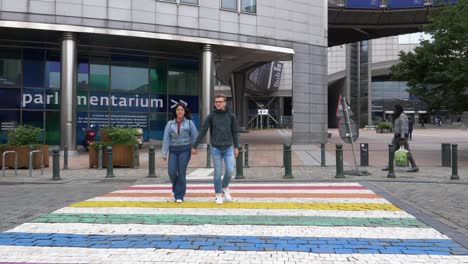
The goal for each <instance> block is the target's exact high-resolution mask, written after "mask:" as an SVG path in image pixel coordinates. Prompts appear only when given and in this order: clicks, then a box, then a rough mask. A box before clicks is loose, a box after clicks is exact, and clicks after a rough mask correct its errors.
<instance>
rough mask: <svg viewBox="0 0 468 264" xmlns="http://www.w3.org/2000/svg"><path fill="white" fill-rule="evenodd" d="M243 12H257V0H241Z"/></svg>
mask: <svg viewBox="0 0 468 264" xmlns="http://www.w3.org/2000/svg"><path fill="white" fill-rule="evenodd" d="M241 12H247V13H257V0H241Z"/></svg>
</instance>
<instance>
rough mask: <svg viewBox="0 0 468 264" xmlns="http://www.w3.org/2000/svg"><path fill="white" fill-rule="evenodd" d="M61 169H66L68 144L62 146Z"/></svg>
mask: <svg viewBox="0 0 468 264" xmlns="http://www.w3.org/2000/svg"><path fill="white" fill-rule="evenodd" d="M63 169H64V170H67V169H68V146H67V145H65V146H63Z"/></svg>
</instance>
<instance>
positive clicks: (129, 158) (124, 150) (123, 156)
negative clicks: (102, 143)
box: [89, 144, 134, 168]
mask: <svg viewBox="0 0 468 264" xmlns="http://www.w3.org/2000/svg"><path fill="white" fill-rule="evenodd" d="M133 155H134V149H133V146H131V145H120V144H118V145H114V146H112V163H113V165H114V167H131V168H132V167H133V166H134V164H133ZM98 157H99V153H98V149H95V148H91V147H90V148H89V167H90V168H97V167H98ZM102 167H103V168H106V167H107V150H106V149H105V148H103V150H102Z"/></svg>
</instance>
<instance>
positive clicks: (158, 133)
mask: <svg viewBox="0 0 468 264" xmlns="http://www.w3.org/2000/svg"><path fill="white" fill-rule="evenodd" d="M149 122H150V135H149V137H150V139H162V138H163V135H164V128H165V127H166V123H167V113H150V117H149Z"/></svg>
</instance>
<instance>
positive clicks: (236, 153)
mask: <svg viewBox="0 0 468 264" xmlns="http://www.w3.org/2000/svg"><path fill="white" fill-rule="evenodd" d="M234 156H235V157H236V159H237V156H239V149H238V148H234Z"/></svg>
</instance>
